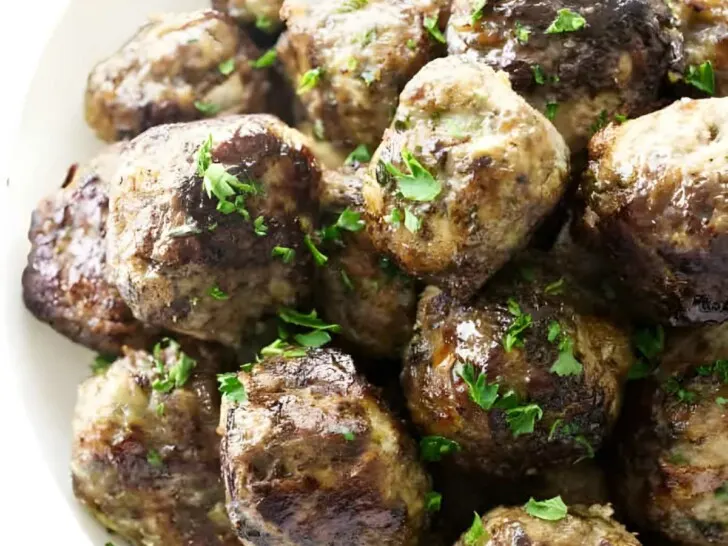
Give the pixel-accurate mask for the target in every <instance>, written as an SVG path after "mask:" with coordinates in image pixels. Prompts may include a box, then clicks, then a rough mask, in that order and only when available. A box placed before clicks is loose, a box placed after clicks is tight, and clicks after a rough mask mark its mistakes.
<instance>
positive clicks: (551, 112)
mask: <svg viewBox="0 0 728 546" xmlns="http://www.w3.org/2000/svg"><path fill="white" fill-rule="evenodd" d="M558 111H559V103H558V102H547V103H546V119H548V120H549V121H554V120H555V119H556V114H557V113H558Z"/></svg>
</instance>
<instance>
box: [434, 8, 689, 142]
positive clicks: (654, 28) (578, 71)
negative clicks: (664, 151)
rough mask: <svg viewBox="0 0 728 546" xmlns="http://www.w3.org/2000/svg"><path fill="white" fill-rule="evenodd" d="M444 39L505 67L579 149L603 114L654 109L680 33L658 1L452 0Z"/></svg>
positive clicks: (454, 48)
mask: <svg viewBox="0 0 728 546" xmlns="http://www.w3.org/2000/svg"><path fill="white" fill-rule="evenodd" d="M564 10H566V11H564ZM569 14H570V15H571V17H569ZM447 40H448V49H449V51H450V53H451V54H462V53H465V54H467V55H468V56H471V57H472V58H476V59H478V60H481V61H483V62H486V63H487V64H489V65H490V66H492V67H493V68H496V69H501V70H505V71H506V72H508V75H509V76H510V78H511V82H512V83H513V88H514V89H515V90H516V91H518V93H520V94H522V95H523V96H524V97H525V98H526V99H527V100H528V102H529V103H531V105H532V106H533V107H534V108H536V109H537V110H540V111H541V112H545V113H546V114H547V115H548V116H549V117H550V118H551V119H552V120H553V122H554V124H555V125H556V127H557V128H558V129H559V131H560V132H561V134H562V135H563V136H564V138H565V139H566V142H567V143H568V144H569V146H570V147H571V150H572V151H573V152H578V151H579V150H582V149H583V148H584V147H585V146H586V144H587V141H588V140H589V137H590V135H591V134H592V133H593V132H594V130H595V127H597V126H599V125H600V124H603V123H604V121H601V120H607V119H612V118H613V117H614V116H615V115H617V114H619V115H623V116H630V117H634V116H636V115H641V114H645V113H647V112H649V111H651V110H654V108H655V107H656V104H657V99H658V93H659V91H660V86H661V84H662V83H663V81H664V80H665V77H666V75H667V71H668V68H669V67H670V65H671V63H672V62H673V61H674V60H675V59H674V57H675V55H674V53H673V52H674V51H675V49H676V46H675V44H676V43H678V36H677V33H676V32H675V31H674V30H673V29H672V28H671V27H670V13H669V10H668V9H667V7H666V6H665V4H664V3H663V2H662V1H661V0H601V1H596V2H595V1H593V0H550V1H540V2H533V1H531V0H496V1H491V2H487V3H485V4H484V6H482V7H481V8H480V9H479V10H477V9H475V8H474V7H473V2H472V1H471V0H454V2H453V6H452V16H451V18H450V22H449V26H448V34H447Z"/></svg>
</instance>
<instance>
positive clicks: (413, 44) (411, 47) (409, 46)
mask: <svg viewBox="0 0 728 546" xmlns="http://www.w3.org/2000/svg"><path fill="white" fill-rule="evenodd" d="M416 48H417V42H415V41H414V40H413V39H412V38H410V39H409V40H407V49H409V50H410V51H414V50H415V49H416Z"/></svg>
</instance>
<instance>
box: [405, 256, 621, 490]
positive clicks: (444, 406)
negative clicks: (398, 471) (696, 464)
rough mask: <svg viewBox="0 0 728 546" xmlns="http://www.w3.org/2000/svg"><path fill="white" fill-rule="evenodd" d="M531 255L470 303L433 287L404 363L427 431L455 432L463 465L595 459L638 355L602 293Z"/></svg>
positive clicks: (545, 464) (498, 470)
mask: <svg viewBox="0 0 728 546" xmlns="http://www.w3.org/2000/svg"><path fill="white" fill-rule="evenodd" d="M525 264H527V265H520V266H518V267H516V266H513V267H511V268H509V269H507V270H504V271H503V272H502V273H500V274H499V275H498V276H497V277H495V278H494V279H493V280H492V281H491V282H489V283H488V285H487V287H486V288H485V290H484V291H483V292H481V293H480V294H478V295H477V296H476V297H475V298H474V299H473V300H471V301H469V302H466V303H463V302H458V301H457V300H455V299H453V298H452V297H451V296H448V295H447V294H446V293H444V292H442V291H440V290H439V289H436V288H434V287H430V288H428V289H427V290H426V291H425V294H424V296H423V297H422V298H421V300H420V304H419V309H418V316H417V322H416V324H415V333H414V337H413V339H412V342H411V344H410V347H409V350H408V352H407V354H406V357H405V367H404V371H403V373H402V382H403V387H404V390H405V394H406V397H407V401H408V405H409V409H410V413H411V415H412V419H413V421H414V422H415V424H416V425H417V426H418V427H419V429H420V431H421V432H422V434H424V435H427V436H433V437H441V438H446V439H447V441H448V442H454V443H455V444H456V446H457V449H455V450H452V451H453V454H452V456H451V457H452V460H453V462H454V463H455V464H457V465H458V466H461V467H463V468H468V469H472V470H477V471H480V472H481V473H483V474H484V475H490V476H494V477H514V476H520V475H522V474H523V473H531V474H532V473H534V472H538V471H541V470H544V469H547V468H549V467H553V466H556V465H559V464H571V463H575V462H577V461H579V460H582V459H586V458H591V457H593V456H594V454H595V452H596V451H597V450H598V449H599V448H600V447H601V445H602V444H603V442H604V440H605V438H606V437H607V436H608V435H609V433H610V432H611V429H612V428H613V425H614V423H615V421H616V419H617V416H618V414H619V410H620V408H621V400H622V392H621V391H622V386H623V384H624V381H625V380H626V376H627V371H628V369H629V367H630V365H631V359H632V356H631V353H630V344H629V336H628V334H626V333H625V332H624V331H622V330H621V329H620V328H618V327H617V326H616V325H615V324H614V323H613V322H612V320H611V319H610V317H609V316H608V315H607V314H606V312H605V309H604V308H603V306H602V304H601V302H600V300H599V298H597V297H596V296H594V295H593V294H591V293H588V292H585V291H584V290H583V289H581V288H580V287H579V286H578V285H577V284H576V283H575V282H573V280H571V279H570V278H569V277H568V276H564V274H563V272H554V271H552V270H550V269H549V268H548V267H546V266H544V265H539V261H534V262H525Z"/></svg>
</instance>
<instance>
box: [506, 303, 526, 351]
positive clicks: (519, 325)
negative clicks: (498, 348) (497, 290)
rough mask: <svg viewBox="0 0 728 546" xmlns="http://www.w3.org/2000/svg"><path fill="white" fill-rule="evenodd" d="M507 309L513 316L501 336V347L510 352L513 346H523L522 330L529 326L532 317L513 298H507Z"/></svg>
mask: <svg viewBox="0 0 728 546" xmlns="http://www.w3.org/2000/svg"><path fill="white" fill-rule="evenodd" d="M508 311H509V312H510V314H511V315H513V316H514V317H515V319H514V320H513V322H511V324H510V325H509V326H508V329H507V330H506V334H505V336H504V337H503V347H504V348H505V350H506V352H507V353H510V352H511V351H512V350H513V348H514V347H523V332H525V331H526V330H527V329H528V328H530V327H531V325H532V324H533V318H532V317H531V315H530V314H529V313H523V312H522V311H521V307H520V305H518V302H516V300H514V299H513V298H509V299H508Z"/></svg>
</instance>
